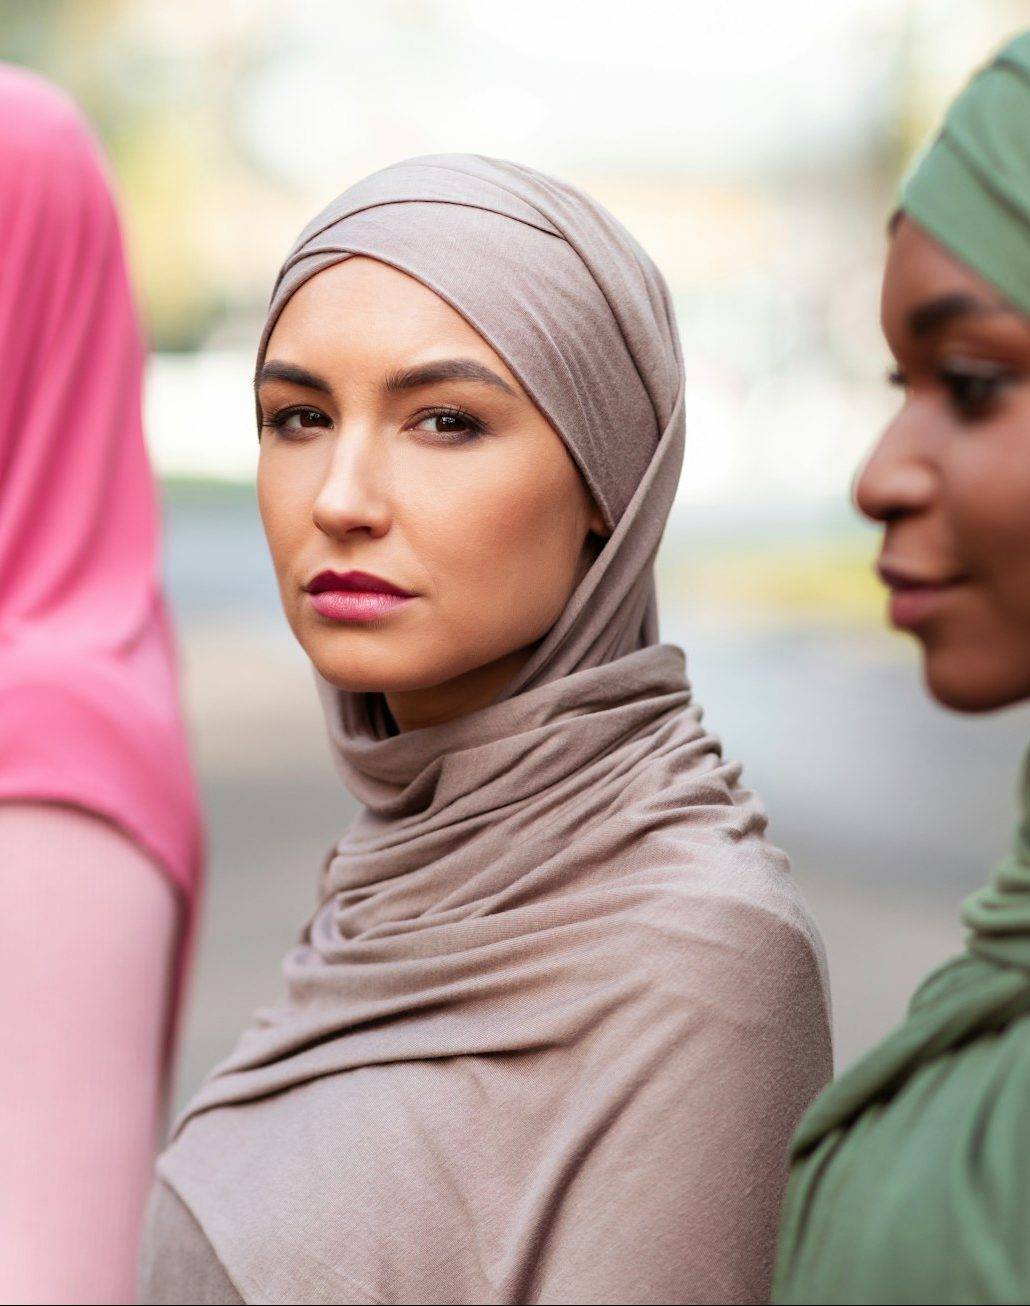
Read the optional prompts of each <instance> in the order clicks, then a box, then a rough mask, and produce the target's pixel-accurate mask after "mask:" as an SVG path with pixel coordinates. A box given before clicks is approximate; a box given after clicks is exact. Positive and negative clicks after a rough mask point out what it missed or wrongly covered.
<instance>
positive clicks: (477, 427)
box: [261, 404, 488, 445]
mask: <svg viewBox="0 0 1030 1306" xmlns="http://www.w3.org/2000/svg"><path fill="white" fill-rule="evenodd" d="M299 413H307V414H309V415H313V416H315V417H317V418H319V419H321V420H320V421H319V422H318V423H315V425H318V426H320V427H321V428H322V429H324V428H325V427H326V426H329V425H331V423H330V419H329V418H328V417H326V415H325V413H323V412H321V411H320V410H319V409H317V408H312V407H311V406H310V405H308V404H292V405H291V406H290V407H288V408H281V409H279V411H278V412H276V413H273V414H272V415H271V417H268V418H265V419H264V421H262V423H261V427H262V430H265V429H269V430H274V431H277V432H278V433H279V434H280V435H283V436H284V438H286V439H296V438H298V437H296V436H293V435H291V434H289V433H288V432H287V427H286V423H287V422H288V421H289V419H290V418H291V417H296V416H297V415H298V414H299ZM434 418H451V419H452V420H455V421H460V422H462V423H463V424H464V426H465V427H466V428H467V430H466V431H465V432H462V433H455V432H444V431H437V432H435V435H436V440H435V443H438V444H455V445H457V444H471V443H472V442H473V441H474V440H478V439H479V438H480V437H481V436H483V435H485V434H486V433H487V430H488V428H487V426H486V424H485V423H484V422H481V421H480V420H479V419H478V418H477V417H473V416H472V414H471V413H467V412H465V410H464V409H463V408H454V407H438V408H424V409H422V410H421V411H420V412H418V413H415V414H414V415H413V416H412V417H411V418H409V420H408V423H407V425H406V426H405V427H404V428H403V429H404V430H406V431H410V430H414V429H415V428H416V427H417V426H418V424H419V423H420V422H428V421H432V420H433V419H434Z"/></svg>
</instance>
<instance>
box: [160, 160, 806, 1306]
mask: <svg viewBox="0 0 1030 1306" xmlns="http://www.w3.org/2000/svg"><path fill="white" fill-rule="evenodd" d="M354 254H364V255H369V256H371V257H374V258H377V259H380V260H381V261H383V262H384V263H388V264H390V265H392V266H394V267H397V268H399V269H401V270H402V271H404V272H406V273H408V274H409V275H411V276H414V277H416V278H417V279H418V280H419V281H421V282H422V283H423V284H425V285H427V286H429V287H430V288H431V289H433V290H434V291H435V292H436V293H437V294H439V295H441V296H442V297H443V298H444V299H445V300H446V301H447V302H448V303H450V304H451V305H452V306H454V307H455V308H456V309H457V310H458V311H459V312H460V313H462V315H463V316H464V317H465V318H466V319H467V320H468V321H469V322H470V323H471V324H472V325H473V326H474V327H475V328H476V330H477V331H479V332H480V333H481V334H482V335H483V337H484V338H485V339H486V340H487V341H488V342H489V343H490V344H491V345H492V346H493V348H494V349H495V350H497V352H498V353H499V354H500V355H501V356H502V357H503V358H504V361H505V363H506V364H507V365H508V366H509V367H510V368H511V370H512V372H513V373H514V374H515V375H516V376H517V377H518V378H519V380H520V382H521V383H522V384H523V385H524V386H525V388H526V389H527V390H528V392H529V393H530V395H531V396H532V398H533V400H534V401H535V402H536V403H537V404H538V405H539V406H540V408H541V410H542V411H544V412H545V413H546V414H547V415H548V417H549V418H550V420H551V421H552V422H553V423H554V424H555V429H556V430H557V432H558V434H559V436H560V437H561V438H562V439H563V440H564V441H565V443H566V445H567V447H568V448H569V451H570V453H571V455H572V456H573V457H574V458H575V460H576V462H577V464H578V465H579V466H580V468H581V469H582V470H583V474H584V476H585V477H586V479H587V481H588V483H589V484H590V486H591V488H592V489H593V491H594V493H595V494H596V495H597V498H598V501H599V503H600V505H601V506H602V508H603V510H604V512H605V514H606V516H607V517H608V520H609V522H610V523H611V526H612V533H611V536H610V537H609V538H608V540H607V541H606V543H605V545H604V548H603V549H602V551H601V552H600V554H599V556H598V557H597V559H596V560H595V561H594V563H593V565H592V567H591V569H590V571H589V573H588V574H587V575H586V576H585V577H584V578H583V580H582V582H581V583H580V585H579V586H578V588H577V589H576V590H575V592H574V593H573V594H572V595H571V596H570V598H569V600H568V603H567V606H566V608H565V610H564V611H563V612H562V614H561V616H560V617H559V618H558V620H557V621H556V623H555V625H554V626H553V628H552V629H551V630H550V632H549V633H548V634H547V635H546V636H545V637H544V639H543V640H542V641H541V643H540V644H539V646H538V647H537V649H536V650H535V652H534V653H533V655H532V656H531V658H530V660H529V661H528V662H527V663H526V664H525V665H524V667H523V668H522V670H521V671H520V672H519V674H518V675H517V676H516V677H515V678H514V679H513V681H512V682H510V683H509V684H508V685H507V686H506V688H505V689H504V690H503V691H502V692H501V693H500V694H498V696H497V697H496V699H495V700H494V701H493V702H491V703H489V704H488V705H486V706H485V707H482V708H480V709H477V710H475V711H472V712H470V713H468V714H467V715H465V716H463V717H460V718H458V719H456V720H453V721H450V722H447V723H444V724H441V725H434V726H428V727H425V728H421V729H415V730H411V731H407V732H405V733H401V734H398V735H393V736H390V735H389V734H388V733H387V730H386V727H385V724H384V722H383V720H382V717H381V715H380V714H378V713H377V712H376V711H375V710H374V703H372V702H369V701H366V700H372V699H374V698H375V696H372V695H357V694H350V693H345V692H341V691H339V690H336V689H334V688H332V687H331V686H328V685H327V684H325V683H324V682H323V683H322V685H321V692H322V698H323V703H324V706H325V709H326V718H327V722H328V729H329V735H330V741H331V746H332V750H333V754H334V757H335V760H336V762H337V765H338V766H339V769H340V771H341V773H342V775H343V777H344V779H345V781H346V783H347V785H348V787H349V788H350V789H351V790H352V792H353V793H355V794H356V795H357V797H358V799H359V800H360V802H361V803H362V804H363V806H362V808H361V810H360V812H359V814H358V816H357V818H356V819H355V821H354V823H353V824H352V826H351V828H350V829H349V830H348V831H347V832H346V834H345V835H344V836H343V838H342V839H341V840H340V841H339V842H338V843H337V845H336V846H335V848H334V849H333V850H332V852H331V854H330V856H329V858H328V859H327V862H326V865H325V867H324V870H323V875H322V878H321V884H320V893H319V900H320V901H319V905H318V907H317V909H316V911H315V914H314V916H313V917H312V919H311V920H310V921H309V923H308V925H307V926H306V927H305V929H304V931H303V933H302V935H301V938H300V941H299V943H298V945H297V947H296V948H294V949H293V950H292V951H291V952H290V953H289V954H288V956H287V958H286V961H285V965H284V973H285V979H286V990H287V991H286V996H285V998H284V999H283V1001H282V1002H281V1003H280V1004H278V1005H277V1006H276V1007H274V1008H271V1009H269V1010H266V1011H263V1012H260V1013H258V1016H257V1020H256V1023H255V1025H254V1026H253V1027H252V1028H251V1029H250V1030H249V1031H247V1032H246V1033H245V1034H244V1036H243V1038H242V1040H241V1042H240V1043H239V1045H238V1047H237V1049H236V1051H235V1052H234V1053H233V1054H232V1055H231V1056H230V1057H229V1059H228V1060H227V1061H226V1062H224V1063H223V1064H222V1065H221V1066H220V1067H218V1068H216V1070H215V1071H214V1072H213V1073H212V1075H211V1076H210V1077H209V1078H208V1080H207V1081H206V1083H205V1084H204V1085H203V1086H202V1087H201V1089H200V1091H199V1092H198V1094H197V1096H196V1097H195V1098H194V1100H193V1101H192V1102H191V1103H190V1104H189V1106H188V1107H187V1108H186V1110H185V1112H184V1113H183V1115H182V1117H181V1118H180V1120H179V1121H178V1123H177V1126H176V1129H175V1133H174V1137H173V1141H172V1144H171V1146H170V1147H169V1148H168V1150H167V1151H166V1152H165V1153H164V1154H163V1156H162V1158H161V1160H160V1165H159V1173H160V1174H161V1176H162V1178H163V1179H164V1181H165V1182H166V1183H168V1184H169V1185H170V1186H171V1187H172V1188H173V1189H174V1190H175V1192H176V1193H177V1194H178V1195H179V1197H181V1199H182V1200H183V1201H184V1202H185V1203H186V1205H187V1207H188V1208H189V1210H190V1212H191V1213H192V1215H193V1217H194V1218H195V1219H196V1220H197V1221H199V1224H200V1226H201V1227H202V1228H203V1230H204V1234H205V1236H206V1237H207V1238H209V1239H210V1241H211V1244H212V1246H213V1248H214V1250H215V1251H216V1253H217V1255H218V1256H219V1258H220V1259H221V1261H222V1263H223V1264H224V1266H225V1268H226V1270H227V1271H228V1273H229V1276H230V1278H231V1279H232V1281H233V1282H234V1284H235V1285H236V1288H237V1290H238V1291H239V1293H240V1294H241V1295H242V1296H243V1297H244V1299H245V1300H247V1301H262V1302H269V1301H291V1302H308V1301H311V1302H314V1301H318V1302H323V1301H366V1302H385V1301H419V1302H473V1301H474V1302H523V1301H544V1300H547V1301H600V1300H613V1301H615V1300H618V1301H623V1300H633V1301H640V1302H645V1301H646V1302H651V1301H655V1302H657V1301H669V1300H704V1301H759V1300H763V1299H764V1297H765V1294H766V1293H767V1291H768V1282H769V1274H770V1269H771V1240H772V1228H773V1224H774V1218H775V1212H776V1209H777V1203H778V1199H779V1195H780V1191H781V1185H782V1183H783V1180H784V1177H785V1162H784V1155H783V1149H784V1148H785V1145H786V1140H787V1137H788V1133H789V1130H790V1129H791V1128H792V1127H793V1123H794V1121H795V1120H796V1118H797V1117H798V1115H799V1114H800V1111H801V1109H802V1108H803V1105H804V1104H805V1103H806V1102H807V1100H808V1099H809V1098H810V1097H811V1096H812V1095H813V1093H814V1092H815V1091H816V1090H817V1088H818V1087H819V1086H820V1085H821V1084H822V1083H823V1082H824V1081H825V1079H826V1077H827V1075H828V1072H829V1043H828V1032H827V1012H826V998H825V992H824V987H823V985H824V974H823V963H822V956H821V951H820V949H819V945H818V942H817V940H816V938H815V936H814V932H813V930H812V928H811V925H810V924H809V922H808V919H807V916H806V914H805V912H804V909H803V907H802V905H801V903H800V901H799V899H798V897H797V896H796V893H795V891H794V889H793V887H792V884H791V882H790V880H789V877H788V876H787V874H786V871H787V863H786V859H785V858H784V856H783V855H782V854H781V853H780V852H779V851H778V850H776V849H774V848H773V847H772V846H771V845H770V844H769V843H768V842H767V841H766V840H765V837H764V830H765V824H766V821H765V815H764V811H763V809H762V807H761V805H760V804H759V803H758V801H757V800H756V799H755V797H754V795H753V794H751V793H750V792H749V791H748V790H746V789H743V788H742V787H741V786H740V785H739V783H738V781H739V774H740V768H739V766H737V765H734V764H732V763H730V762H727V761H725V760H724V759H723V758H722V757H721V754H720V749H719V745H718V742H717V741H716V740H715V738H714V737H713V736H712V735H710V734H709V733H708V732H707V731H706V730H704V729H703V728H702V726H701V724H700V711H699V710H698V709H697V708H696V706H694V705H693V704H692V702H691V697H690V692H689V688H688V685H687V682H686V679H685V675H684V658H683V653H682V651H681V650H680V649H679V648H678V647H676V646H674V645H669V644H661V643H658V642H657V611H656V604H655V591H654V579H653V573H652V563H653V560H654V556H655V552H656V550H657V548H658V544H659V541H660V538H661V535H662V530H663V528H664V524H665V520H666V516H667V514H668V511H669V506H670V504H671V502H672V499H673V495H674V493H675V490H676V483H677V479H678V475H679V470H680V463H681V458H682V447H683V406H682V405H683V372H682V363H681V357H680V350H679V344H678V341H677V336H676V330H675V325H674V320H673V313H672V308H671V305H670V299H669V294H668V290H667V288H666V286H665V283H664V281H663V280H662V278H661V276H660V274H659V272H658V271H657V269H656V268H655V267H654V265H653V264H652V263H651V261H650V259H649V258H648V257H647V255H646V254H645V253H644V252H643V250H641V249H640V247H639V246H638V245H637V243H636V242H635V241H634V240H633V239H632V237H631V236H629V234H628V233H627V232H625V231H624V230H623V229H622V228H621V227H620V226H619V225H618V223H616V222H615V220H614V219H613V218H612V217H611V216H610V215H609V214H607V213H606V212H605V211H604V210H603V209H602V208H601V207H600V206H599V205H597V204H596V203H594V202H593V201H592V200H590V199H589V198H588V197H586V196H585V195H583V194H581V193H580V192H578V191H577V190H575V189H574V188H573V187H571V186H568V185H566V184H565V183H562V182H559V181H556V180H554V179H553V178H550V177H545V176H542V175H541V174H539V173H536V172H534V171H532V170H530V169H528V168H525V167H521V166H518V165H515V164H512V163H507V162H503V161H499V160H493V159H486V158H481V157H479V156H472V155H449V156H433V157H428V158H419V159H413V160H409V161H407V162H404V163H401V164H398V165H396V166H395V167H391V168H388V169H386V170H385V171H383V172H380V173H378V174H376V175H374V176H373V177H370V178H368V179H367V180H365V181H363V182H360V183H359V184H358V185H356V186H355V187H353V188H352V189H351V190H349V191H347V192H345V193H344V194H343V195H342V196H340V197H339V198H338V199H337V200H335V201H334V202H333V203H332V204H330V205H329V207H328V208H327V209H326V210H325V211H324V212H323V213H322V214H320V215H319V217H318V218H316V219H315V221H314V222H313V223H311V224H310V225H309V226H308V227H307V228H306V230H305V231H304V232H303V233H302V235H301V237H300V239H299V240H298V242H297V244H296V245H295V247H294V249H293V251H292V252H291V253H290V255H289V256H288V258H287V260H286V262H285V264H284V266H283V270H282V273H281V274H280V277H279V280H278V282H277V283H276V288H275V291H274V294H273V298H272V304H271V309H270V313H269V324H268V326H267V327H266V329H265V332H264V336H263V338H262V343H261V349H260V351H259V365H260V361H261V357H262V356H263V351H264V348H265V345H266V344H267V340H268V336H269V334H270V332H271V328H272V325H273V323H274V321H275V318H276V316H277V314H278V312H279V311H280V310H281V308H282V306H283V304H284V303H285V302H286V300H287V299H288V297H289V295H290V294H292V293H293V292H294V291H295V290H296V288H297V287H298V286H299V285H300V284H302V283H303V281H304V280H305V279H306V278H307V277H310V276H313V275H315V274H316V273H317V272H319V271H320V270H322V269H323V268H325V267H328V266H329V265H331V264H333V263H336V262H339V261H340V260H342V259H344V258H347V257H348V256H350V255H354ZM152 1242H153V1240H152V1239H151V1244H152ZM174 1255H175V1249H174V1241H173V1240H170V1241H169V1243H168V1245H167V1246H166V1247H165V1248H164V1256H165V1257H172V1256H174ZM157 1259H158V1261H160V1259H161V1258H160V1257H158V1258H157Z"/></svg>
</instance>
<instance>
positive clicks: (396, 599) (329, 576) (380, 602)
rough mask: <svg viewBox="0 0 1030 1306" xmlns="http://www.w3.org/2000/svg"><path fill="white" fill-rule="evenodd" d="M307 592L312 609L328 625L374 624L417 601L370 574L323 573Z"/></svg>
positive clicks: (310, 583) (314, 579)
mask: <svg viewBox="0 0 1030 1306" xmlns="http://www.w3.org/2000/svg"><path fill="white" fill-rule="evenodd" d="M304 588H305V590H306V591H307V593H308V594H309V596H310V599H309V601H310V603H311V606H312V607H313V608H314V609H315V611H316V612H317V613H318V614H319V615H320V616H323V617H326V618H327V619H328V620H329V621H374V620H376V619H377V618H379V617H385V616H386V615H387V614H388V613H390V612H393V611H395V610H396V609H397V608H401V607H403V606H404V605H405V604H406V603H409V602H410V601H411V600H412V599H413V598H415V597H416V596H415V595H414V594H413V593H412V592H411V591H410V590H406V589H402V588H401V587H400V586H399V585H395V584H394V583H393V581H389V580H384V578H383V577H382V576H374V575H372V573H371V572H368V571H344V572H338V571H320V572H319V573H318V575H317V576H315V577H313V578H312V579H311V580H309V581H308V583H307V584H306V585H305V586H304Z"/></svg>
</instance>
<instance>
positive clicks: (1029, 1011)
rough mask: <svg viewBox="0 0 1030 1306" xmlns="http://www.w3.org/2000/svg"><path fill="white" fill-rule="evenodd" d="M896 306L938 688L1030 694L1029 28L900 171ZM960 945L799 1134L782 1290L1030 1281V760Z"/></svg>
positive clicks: (892, 1289) (901, 506)
mask: <svg viewBox="0 0 1030 1306" xmlns="http://www.w3.org/2000/svg"><path fill="white" fill-rule="evenodd" d="M881 317H882V322H883V329H884V334H885V336H886V339H887V342H888V344H889V345H890V347H891V350H892V351H893V353H894V357H895V359H896V361H897V369H896V371H895V372H894V374H893V377H892V379H893V381H894V382H895V383H896V384H897V385H899V386H900V388H901V390H902V392H903V396H904V402H903V404H902V406H901V409H900V411H899V413H898V415H897V416H896V417H895V419H894V420H893V421H892V423H891V424H890V426H889V427H888V429H887V430H886V432H885V433H884V435H883V437H882V438H881V440H880V441H879V443H878V444H877V446H876V448H875V449H874V450H873V452H872V454H871V456H870V458H869V459H868V461H867V462H866V464H865V466H864V467H863V469H862V471H861V474H860V476H859V478H858V481H857V484H856V499H857V502H858V505H859V507H860V508H861V509H862V511H863V512H865V513H866V514H867V515H868V516H869V517H871V518H872V519H873V520H875V521H877V522H880V523H881V524H882V526H883V547H882V550H881V554H880V559H879V564H878V566H879V571H880V575H881V577H882V579H883V580H884V582H885V583H886V585H887V586H888V587H889V589H890V593H891V599H890V616H891V620H892V622H893V624H894V625H895V626H897V627H899V628H900V629H903V630H907V631H910V632H911V633H912V634H914V635H915V636H916V638H917V639H918V640H919V642H920V644H921V646H922V654H923V670H924V676H925V679H926V684H927V687H928V688H929V690H930V692H931V693H932V694H933V696H934V697H935V698H936V699H937V700H938V701H939V702H941V703H943V704H944V705H945V706H947V707H951V708H954V709H957V710H959V711H963V712H986V711H990V710H992V709H996V708H1000V707H1005V706H1007V705H1010V704H1014V703H1019V702H1023V701H1025V700H1027V699H1030V32H1027V33H1024V34H1023V35H1022V36H1020V37H1018V38H1016V39H1015V40H1014V41H1012V42H1011V43H1009V44H1008V45H1007V46H1006V47H1005V48H1004V49H1003V50H1002V51H1001V52H1000V54H999V55H998V56H997V57H996V58H995V59H994V60H992V62H991V63H990V64H989V65H988V66H987V67H986V68H984V69H983V70H982V71H981V72H980V73H979V74H978V75H977V76H976V77H975V78H974V79H973V81H972V82H971V83H970V85H969V86H968V87H967V89H966V90H965V91H964V92H963V94H962V95H961V96H960V97H959V98H958V99H957V100H956V102H955V103H954V104H953V105H952V107H951V109H950V110H949V112H948V115H947V117H946V119H945V123H944V126H943V129H942V131H941V132H940V134H939V135H938V136H937V138H936V139H935V141H934V142H933V144H932V146H931V148H930V149H929V151H928V152H927V153H926V154H925V156H924V157H923V158H922V160H921V161H920V162H919V164H918V165H917V167H916V168H915V170H914V171H913V173H912V174H911V176H910V177H909V179H908V180H907V182H906V184H905V185H904V186H903V188H902V194H901V207H900V210H899V212H898V213H897V214H896V215H895V217H894V219H893V220H892V222H891V232H890V250H889V254H888V258H887V266H886V270H885V273H884V279H883V294H882V301H881ZM1022 795H1023V815H1022V820H1021V822H1020V824H1019V825H1018V827H1017V830H1016V835H1015V839H1014V842H1013V847H1012V852H1011V854H1010V855H1009V856H1008V857H1007V858H1005V860H1004V861H1003V862H1002V863H1001V864H1000V865H999V866H998V867H997V869H996V871H995V873H994V876H993V877H992V879H991V881H990V883H989V884H988V885H987V886H986V887H985V888H983V889H981V890H979V891H978V892H976V893H974V894H973V895H971V896H970V897H969V898H968V899H967V900H966V903H965V905H964V910H963V921H964V923H965V924H966V925H967V926H968V929H969V935H968V939H967V945H966V951H965V952H964V953H962V954H960V955H959V956H958V957H956V958H954V959H952V960H951V961H949V962H947V963H945V964H944V965H942V966H940V967H938V968H937V970H935V971H934V972H932V973H931V974H930V975H929V976H928V977H927V979H926V980H925V981H924V982H923V984H922V985H921V986H920V988H919V989H918V990H917V992H916V994H915V996H914V997H913V999H912V1003H911V1006H910V1008H909V1013H908V1018H907V1019H906V1020H905V1021H904V1023H903V1024H901V1025H900V1026H899V1027H898V1029H897V1030H895V1032H894V1033H893V1034H892V1035H890V1036H889V1037H888V1038H887V1039H886V1040H885V1041H884V1042H883V1043H881V1044H880V1045H879V1046H878V1047H876V1048H874V1049H873V1050H872V1052H870V1053H869V1054H867V1055H866V1056H865V1057H864V1058H862V1059H861V1060H860V1061H859V1062H858V1063H857V1064H856V1065H855V1066H854V1067H852V1068H851V1069H850V1070H849V1071H848V1072H847V1073H846V1074H844V1075H843V1076H842V1077H841V1078H840V1079H839V1080H838V1081H837V1082H836V1083H835V1084H833V1085H832V1086H831V1087H830V1088H829V1089H828V1090H827V1091H826V1092H825V1093H824V1094H823V1095H822V1096H821V1097H820V1098H819V1099H818V1100H817V1102H816V1103H815V1104H814V1106H813V1107H812V1109H811V1111H810V1112H809V1113H808V1115H807V1116H806V1118H805V1120H804V1122H803V1123H802V1125H801V1128H800V1129H799V1130H798V1134H797V1137H796V1138H795V1140H794V1145H793V1153H794V1167H793V1171H792V1176H791V1182H790V1188H789V1192H788V1199H787V1202H786V1206H785V1213H784V1223H783V1231H782V1235H781V1241H780V1253H779V1259H778V1262H777V1272H776V1291H775V1293H774V1300H776V1301H778V1302H1025V1301H1030V1236H1028V1235H1030V1224H1028V1215H1027V1212H1028V1210H1030V759H1028V761H1027V763H1026V765H1025V767H1024V772H1023V782H1022Z"/></svg>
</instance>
